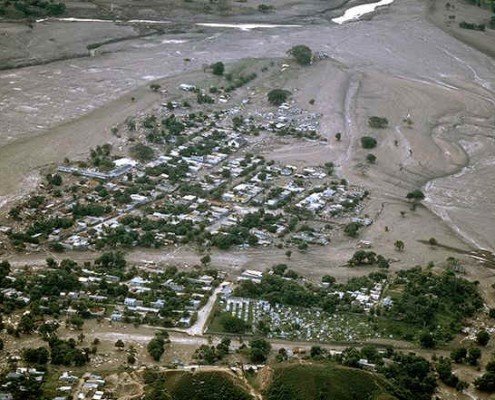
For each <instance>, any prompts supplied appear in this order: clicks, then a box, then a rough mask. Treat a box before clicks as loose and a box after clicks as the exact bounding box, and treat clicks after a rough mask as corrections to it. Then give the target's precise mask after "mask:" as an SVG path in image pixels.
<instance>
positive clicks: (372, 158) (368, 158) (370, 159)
mask: <svg viewBox="0 0 495 400" xmlns="http://www.w3.org/2000/svg"><path fill="white" fill-rule="evenodd" d="M366 161H368V162H369V163H370V164H374V163H375V162H376V156H375V155H374V154H371V153H370V154H368V155H367V156H366Z"/></svg>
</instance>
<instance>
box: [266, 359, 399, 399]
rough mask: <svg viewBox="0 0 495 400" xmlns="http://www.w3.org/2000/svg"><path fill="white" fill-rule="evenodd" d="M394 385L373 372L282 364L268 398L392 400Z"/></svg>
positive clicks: (319, 365) (318, 365)
mask: <svg viewBox="0 0 495 400" xmlns="http://www.w3.org/2000/svg"><path fill="white" fill-rule="evenodd" d="M390 389H391V385H390V384H389V383H388V382H386V381H385V380H384V379H382V378H381V377H379V376H377V375H374V374H372V373H370V372H366V371H362V370H356V369H350V368H345V367H341V366H336V365H328V364H327V365H323V364H280V365H277V366H276V367H275V368H274V374H273V379H272V382H271V384H270V385H269V386H268V388H266V390H265V398H266V399H267V400H327V399H328V400H330V399H339V400H354V399H371V400H393V399H396V397H394V396H392V395H391V394H390V392H391V390H390Z"/></svg>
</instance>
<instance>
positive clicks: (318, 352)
mask: <svg viewBox="0 0 495 400" xmlns="http://www.w3.org/2000/svg"><path fill="white" fill-rule="evenodd" d="M324 354H325V350H324V349H323V348H322V347H321V346H311V350H310V351H309V355H310V357H311V358H321V357H322V356H323V355H324Z"/></svg>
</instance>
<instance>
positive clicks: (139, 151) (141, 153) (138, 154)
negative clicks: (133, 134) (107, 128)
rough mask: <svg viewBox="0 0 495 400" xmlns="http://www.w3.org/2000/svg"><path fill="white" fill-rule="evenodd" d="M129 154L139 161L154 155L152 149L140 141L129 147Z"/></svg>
mask: <svg viewBox="0 0 495 400" xmlns="http://www.w3.org/2000/svg"><path fill="white" fill-rule="evenodd" d="M130 154H131V156H132V157H133V158H135V159H136V160H138V161H140V162H146V161H151V160H152V159H153V158H154V157H155V152H154V150H153V149H152V148H151V147H149V146H146V145H144V144H142V143H139V144H136V145H135V146H133V147H131V149H130Z"/></svg>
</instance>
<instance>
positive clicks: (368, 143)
mask: <svg viewBox="0 0 495 400" xmlns="http://www.w3.org/2000/svg"><path fill="white" fill-rule="evenodd" d="M376 145H377V141H376V139H375V138H373V137H371V136H363V137H362V138H361V146H362V147H363V149H373V148H375V147H376Z"/></svg>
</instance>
